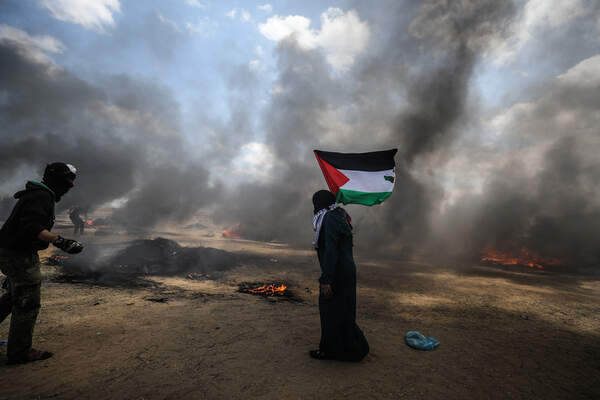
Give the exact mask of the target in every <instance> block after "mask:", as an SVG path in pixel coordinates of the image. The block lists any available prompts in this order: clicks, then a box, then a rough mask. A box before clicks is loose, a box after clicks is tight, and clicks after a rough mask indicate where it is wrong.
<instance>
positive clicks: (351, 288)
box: [309, 190, 369, 361]
mask: <svg viewBox="0 0 600 400" xmlns="http://www.w3.org/2000/svg"><path fill="white" fill-rule="evenodd" d="M313 205H314V218H313V228H314V230H315V238H314V241H313V246H315V248H316V250H317V254H318V257H319V263H320V265H321V277H320V278H319V283H320V290H319V314H320V317H321V341H320V344H319V348H318V349H317V350H312V351H310V353H309V354H310V356H311V357H313V358H316V359H319V360H326V359H336V360H341V361H360V360H362V359H363V358H364V357H365V356H366V355H367V354H368V353H369V343H368V342H367V339H366V338H365V336H364V334H363V332H362V331H361V330H360V328H359V327H358V325H357V324H356V265H355V264H354V258H353V256H352V246H353V244H352V226H351V225H350V217H349V216H348V214H346V211H344V210H343V209H342V208H340V207H338V206H337V205H336V204H335V196H334V195H333V193H331V192H330V191H328V190H320V191H318V192H316V193H315V194H314V195H313Z"/></svg>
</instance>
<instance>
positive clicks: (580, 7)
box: [491, 0, 594, 64]
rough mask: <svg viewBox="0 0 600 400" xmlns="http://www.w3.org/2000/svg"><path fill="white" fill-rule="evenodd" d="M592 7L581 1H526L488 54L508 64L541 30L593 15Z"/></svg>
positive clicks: (540, 34) (541, 35)
mask: <svg viewBox="0 0 600 400" xmlns="http://www.w3.org/2000/svg"><path fill="white" fill-rule="evenodd" d="M593 10H594V7H593V6H591V5H589V4H588V3H587V2H585V1H584V0H563V1H556V2H552V1H546V0H529V1H528V2H527V3H526V4H525V6H524V7H523V10H522V12H521V15H520V18H518V19H515V20H514V22H513V23H512V24H511V26H510V31H511V34H510V36H509V37H507V38H506V40H498V41H497V43H496V44H497V46H496V48H495V49H493V50H492V52H491V54H492V55H493V57H494V60H495V62H496V63H499V64H502V63H510V62H512V61H513V60H514V59H515V57H516V56H517V54H518V52H519V51H520V50H521V49H522V48H523V47H524V46H525V45H526V44H527V43H529V42H530V41H531V40H533V39H536V38H543V32H545V31H547V30H548V29H557V28H560V27H562V26H564V25H567V24H568V23H570V22H571V21H573V20H575V19H578V18H581V17H583V16H586V15H590V14H593Z"/></svg>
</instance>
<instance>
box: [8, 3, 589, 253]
mask: <svg viewBox="0 0 600 400" xmlns="http://www.w3.org/2000/svg"><path fill="white" fill-rule="evenodd" d="M0 48H1V49H2V52H3V55H2V57H3V60H4V62H3V63H0V122H2V125H3V126H4V127H5V129H3V132H2V133H1V135H2V140H3V143H4V144H3V145H1V146H2V148H1V152H2V153H3V161H0V177H1V178H2V180H1V182H0V195H2V196H5V197H10V196H11V194H12V193H13V192H14V191H16V190H17V189H18V188H19V187H21V186H22V184H23V181H24V180H26V179H30V178H31V177H32V176H39V174H40V171H41V168H43V165H45V163H46V162H48V161H49V160H48V158H50V157H54V158H56V159H65V160H66V158H69V160H67V161H72V162H73V163H75V165H76V166H77V163H79V165H80V167H81V168H80V177H79V179H78V180H79V181H81V184H80V185H78V189H77V191H74V192H73V195H72V196H71V200H70V201H71V202H86V203H89V204H90V205H92V207H100V206H106V205H107V204H112V205H119V206H121V207H120V209H119V210H117V211H115V216H114V217H115V218H118V219H120V220H121V221H122V222H123V223H124V224H126V225H127V224H129V225H144V226H152V225H153V224H156V223H159V222H165V221H166V222H176V223H180V222H181V221H183V220H186V219H188V218H190V217H191V216H193V215H194V214H195V213H196V212H199V211H203V210H204V211H206V210H209V211H210V213H211V215H213V217H214V219H215V221H216V222H219V223H222V224H225V225H230V226H234V225H239V226H241V227H242V228H243V229H245V231H246V234H247V236H248V237H250V238H256V239H261V240H282V241H288V242H299V243H304V242H305V241H306V242H310V239H309V238H310V225H308V224H307V225H306V227H307V229H306V232H303V233H298V232H296V231H294V230H292V231H290V229H289V226H298V224H301V223H303V222H304V221H305V220H306V221H308V220H310V212H311V206H310V197H311V195H312V193H313V192H314V191H316V190H318V189H321V188H323V187H324V185H325V183H324V180H323V178H322V176H321V174H320V171H319V169H318V167H317V164H316V162H315V160H314V157H313V155H312V153H311V152H312V149H315V148H320V149H323V150H329V151H342V152H343V151H347V152H361V151H375V150H382V149H386V148H395V147H397V148H399V153H398V157H397V160H396V162H397V175H398V176H399V178H398V182H397V185H396V193H395V194H394V196H393V197H392V198H391V200H390V201H388V202H386V203H384V204H383V205H381V206H379V207H374V208H371V209H365V208H364V207H362V208H361V207H358V206H350V207H349V210H350V212H351V213H352V214H353V215H356V218H355V220H356V221H357V228H356V234H357V239H359V238H360V237H361V235H362V237H363V238H364V239H363V242H364V243H367V244H368V245H367V246H365V247H368V248H378V249H380V250H381V251H383V252H388V253H389V254H401V255H407V254H412V253H414V252H423V251H424V252H429V253H439V252H440V249H444V251H443V252H444V254H449V253H454V252H456V253H460V254H463V255H464V254H470V253H472V252H478V251H481V249H482V248H486V247H489V246H494V247H499V248H504V249H507V250H511V251H518V250H519V248H521V247H523V246H528V248H533V249H534V250H536V251H538V252H540V253H544V254H548V255H549V256H552V257H563V258H568V259H573V260H574V261H573V262H574V263H590V262H591V263H593V262H596V261H597V260H598V257H600V251H598V249H597V247H596V246H595V245H594V244H593V243H592V241H590V240H588V236H589V235H594V234H596V233H600V232H598V229H600V228H598V227H596V225H598V224H597V223H598V222H599V221H600V203H599V200H597V199H600V197H599V196H597V195H598V194H599V193H598V192H599V189H597V186H598V185H597V184H598V183H599V181H600V172H599V171H600V166H599V164H598V161H597V160H596V156H595V155H596V154H597V153H598V151H599V150H600V132H599V131H598V129H597V126H600V125H598V122H600V121H598V119H600V114H599V111H598V110H600V107H598V106H599V105H600V102H599V99H598V94H597V93H598V89H599V86H600V5H598V4H597V2H595V1H592V0H562V1H560V2H551V1H547V0H514V1H506V2H495V1H491V0H477V1H476V0H460V1H456V2H446V1H441V0H439V1H438V0H425V1H415V0H403V1H392V0H380V1H376V2H360V1H356V0H347V1H330V2H323V1H272V2H269V3H267V2H263V1H259V2H252V1H237V2H235V1H233V2H230V1H220V2H215V1H209V0H172V1H152V0H148V1H133V0H132V1H125V0H95V1H92V0H25V1H17V0H4V1H2V2H0ZM68 202H69V201H68V200H67V199H65V202H64V203H63V207H66V206H68ZM3 204H9V203H8V200H5V201H4V203H3ZM307 210H308V211H307ZM481 224H484V225H485V229H486V234H481V230H482V227H481ZM581 224H583V225H581ZM559 227H560V228H559ZM549 232H550V233H549ZM549 237H552V238H556V240H557V241H558V242H560V245H558V246H549V244H548V238H549ZM552 240H554V239H552ZM382 243H383V245H382ZM433 248H434V249H436V250H432V249H433ZM574 253H581V254H583V255H582V256H581V257H579V256H577V257H576V256H574Z"/></svg>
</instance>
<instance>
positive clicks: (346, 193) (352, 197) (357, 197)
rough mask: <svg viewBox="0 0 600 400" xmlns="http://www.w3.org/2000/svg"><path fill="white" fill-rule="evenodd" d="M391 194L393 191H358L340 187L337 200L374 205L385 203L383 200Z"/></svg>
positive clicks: (339, 201)
mask: <svg viewBox="0 0 600 400" xmlns="http://www.w3.org/2000/svg"><path fill="white" fill-rule="evenodd" d="M391 195H392V192H379V193H366V192H357V191H355V190H344V189H340V190H339V191H338V194H337V198H336V201H337V202H338V203H344V204H362V205H365V206H374V205H375V204H380V203H383V201H384V200H385V199H387V198H388V197H390V196H391Z"/></svg>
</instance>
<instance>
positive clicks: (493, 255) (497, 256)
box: [481, 246, 565, 269]
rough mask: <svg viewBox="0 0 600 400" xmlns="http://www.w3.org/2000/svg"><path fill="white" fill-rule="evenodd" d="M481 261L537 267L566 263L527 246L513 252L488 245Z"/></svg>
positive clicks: (556, 265) (542, 267)
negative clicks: (543, 255) (538, 252)
mask: <svg viewBox="0 0 600 400" xmlns="http://www.w3.org/2000/svg"><path fill="white" fill-rule="evenodd" d="M481 261H486V262H490V263H493V264H497V265H522V266H527V267H530V268H537V269H544V267H558V266H563V265H565V262H564V261H563V260H560V259H557V258H550V257H542V256H540V255H539V254H537V253H536V252H534V251H532V250H529V249H527V248H526V247H521V248H520V250H519V251H518V252H512V253H511V252H503V251H500V250H498V249H496V248H495V247H494V246H488V247H486V248H485V249H484V250H483V251H482V255H481Z"/></svg>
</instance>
